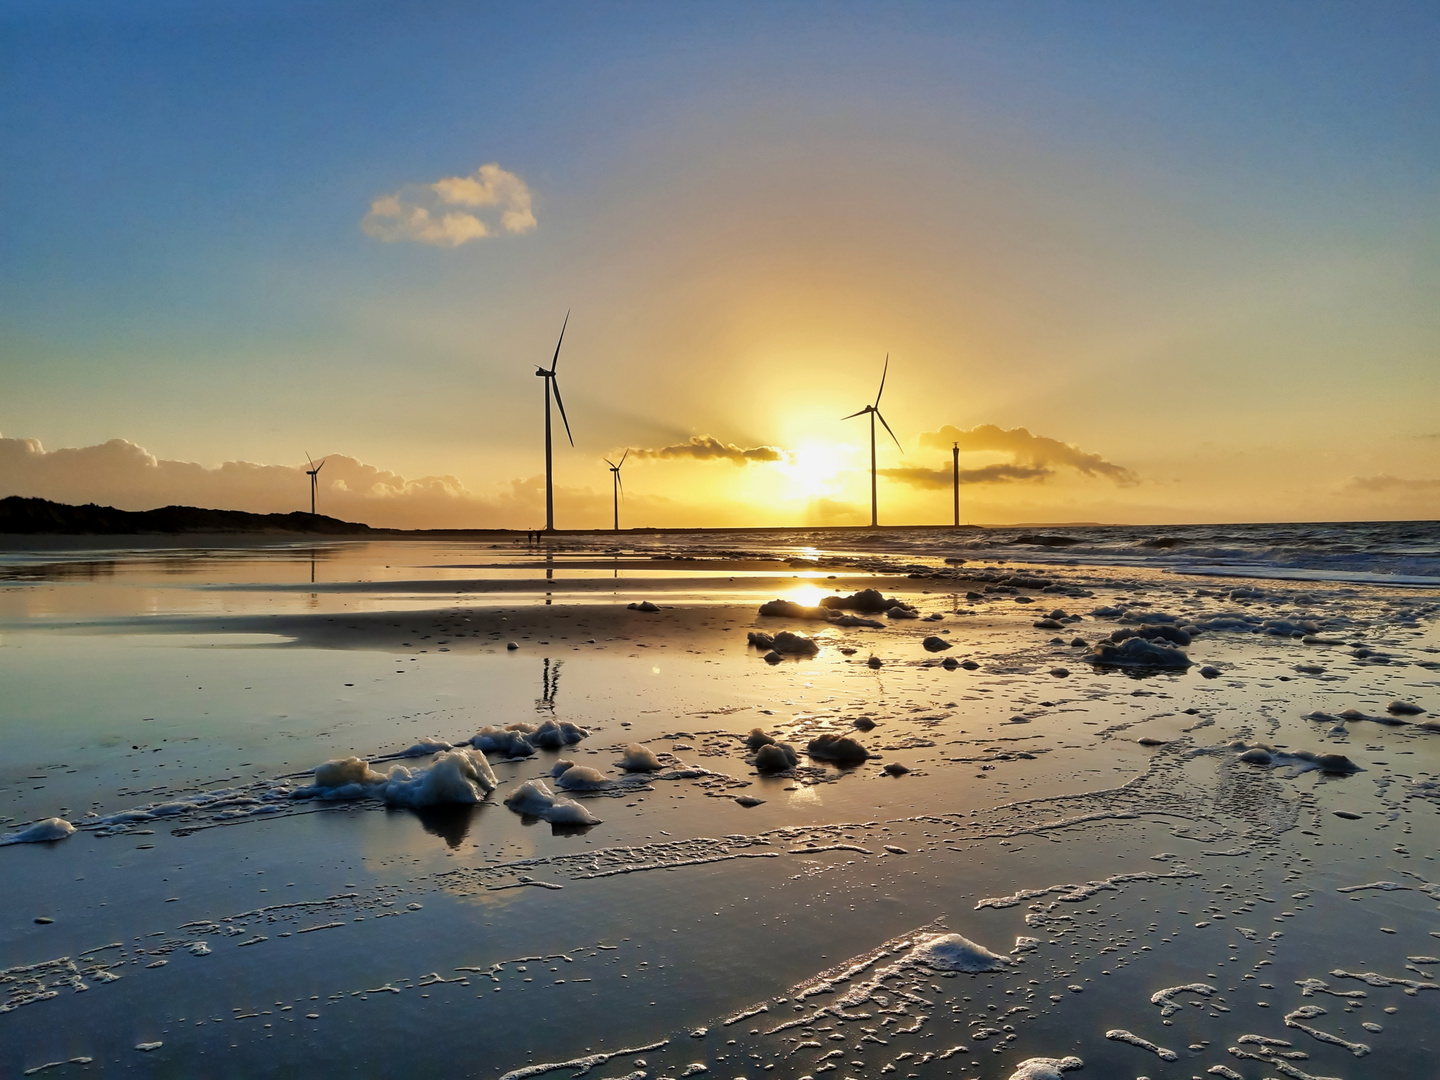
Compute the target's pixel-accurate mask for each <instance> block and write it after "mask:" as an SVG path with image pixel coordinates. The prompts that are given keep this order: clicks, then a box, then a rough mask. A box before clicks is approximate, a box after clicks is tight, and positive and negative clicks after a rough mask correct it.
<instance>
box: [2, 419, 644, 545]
mask: <svg viewBox="0 0 1440 1080" xmlns="http://www.w3.org/2000/svg"><path fill="white" fill-rule="evenodd" d="M317 460H319V459H317ZM324 460H325V466H324V468H323V469H322V470H321V472H320V476H319V480H320V483H319V498H318V504H317V509H318V510H319V511H320V513H322V514H327V515H329V516H331V517H337V518H341V519H343V520H346V521H362V522H364V523H365V524H367V525H373V526H378V527H382V528H398V529H411V528H419V529H427V528H512V529H514V528H519V529H525V528H533V527H535V526H536V525H537V524H540V523H543V522H544V520H545V488H544V479H543V477H539V476H534V477H528V478H525V479H517V480H511V481H509V482H508V483H506V484H503V485H501V486H500V487H498V488H497V490H495V491H493V492H491V493H489V494H477V493H475V492H472V491H470V490H468V489H467V488H466V487H465V485H464V484H463V483H462V482H461V481H460V480H459V479H457V478H456V477H454V476H422V477H419V478H416V479H407V478H406V477H403V476H400V475H399V474H397V473H393V472H390V471H389V470H386V469H380V468H377V467H376V466H374V465H367V464H366V463H365V462H363V461H358V460H356V459H355V458H353V457H348V456H346V455H344V454H331V455H329V456H328V457H326V458H325V459H324ZM6 495H23V496H27V497H30V498H42V499H52V500H54V501H56V502H64V503H74V504H83V503H88V502H94V503H99V504H101V505H103V506H114V507H117V508H119V509H121V510H152V509H155V508H156V507H160V506H171V505H180V506H200V507H205V508H208V509H218V510H249V511H250V512H252V513H258V514H274V513H289V512H290V511H292V510H309V509H310V479H309V477H307V476H306V475H305V466H304V465H303V464H296V465H258V464H255V463H253V462H248V461H227V462H225V463H223V464H221V465H218V466H216V467H214V468H207V467H206V466H204V465H199V464H197V463H195V462H192V461H167V460H165V459H164V458H158V457H156V456H155V455H154V454H152V453H150V452H149V451H148V450H146V449H145V448H144V447H141V446H137V445H136V444H135V443H133V442H129V441H128V440H126V439H111V440H110V441H109V442H106V443H101V444H100V445H98V446H84V447H76V448H67V449H60V450H48V451H47V450H46V449H45V448H44V447H43V446H42V445H41V444H40V442H39V441H38V440H36V439H7V438H4V437H0V497H3V496H6ZM556 496H557V499H558V500H559V501H560V503H561V505H562V506H563V508H564V511H565V514H566V515H570V516H571V520H570V521H568V522H566V524H567V525H568V524H578V523H580V522H590V523H594V522H597V521H603V520H608V515H609V512H610V488H609V484H608V483H606V484H605V486H604V488H603V490H600V491H594V490H591V489H589V488H560V489H558V490H557V491H556ZM663 502H664V500H661V499H657V498H653V497H652V498H644V497H641V498H639V499H633V500H632V506H633V508H634V510H635V511H636V512H646V513H653V512H654V511H655V510H656V509H657V508H659V507H660V506H661V505H662V504H663Z"/></svg>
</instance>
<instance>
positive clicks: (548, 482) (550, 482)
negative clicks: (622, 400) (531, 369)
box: [535, 311, 575, 532]
mask: <svg viewBox="0 0 1440 1080" xmlns="http://www.w3.org/2000/svg"><path fill="white" fill-rule="evenodd" d="M569 325H570V312H568V311H567V312H565V321H564V322H563V323H561V324H560V340H559V341H557V342H555V357H554V359H552V360H551V361H550V367H549V370H546V369H545V368H543V367H540V366H539V365H538V364H537V365H536V366H535V377H536V378H539V379H544V380H545V531H546V532H554V531H555V470H554V463H553V455H552V453H551V449H550V391H551V390H552V389H553V390H554V391H555V404H556V405H558V406H559V407H560V419H561V421H562V422H563V423H564V424H565V435H566V437H567V438H568V439H569V440H570V445H571V446H574V445H575V436H573V435H571V434H570V421H569V419H568V418H567V417H566V416H565V402H564V401H562V400H561V398H560V383H559V382H558V381H557V380H556V378H555V366H556V365H557V364H559V363H560V346H561V345H562V344H563V343H564V341H565V327H567V326H569Z"/></svg>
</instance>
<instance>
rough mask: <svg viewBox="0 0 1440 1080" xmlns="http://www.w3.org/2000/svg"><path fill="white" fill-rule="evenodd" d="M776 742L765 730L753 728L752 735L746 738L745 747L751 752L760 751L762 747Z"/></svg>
mask: <svg viewBox="0 0 1440 1080" xmlns="http://www.w3.org/2000/svg"><path fill="white" fill-rule="evenodd" d="M774 741H775V736H773V735H771V734H770V733H769V732H767V731H766V730H765V729H764V728H758V727H757V728H751V729H750V734H749V735H746V736H745V745H746V746H748V747H749V748H750V749H751V750H759V749H760V747H762V746H769V745H770V744H771V743H773V742H774Z"/></svg>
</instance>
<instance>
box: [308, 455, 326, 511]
mask: <svg viewBox="0 0 1440 1080" xmlns="http://www.w3.org/2000/svg"><path fill="white" fill-rule="evenodd" d="M305 460H306V461H308V462H310V468H308V469H306V470H305V475H306V476H308V477H310V514H311V516H314V514H315V484H316V483H317V481H316V477H318V476H319V475H320V470H321V469H323V468H324V467H325V462H326V461H328V460H329V459H328V458H321V459H320V464H319V465H316V464H315V460H314V459H313V458H312V457H311V456H310V455H309V454H306V455H305Z"/></svg>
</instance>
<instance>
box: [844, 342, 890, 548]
mask: <svg viewBox="0 0 1440 1080" xmlns="http://www.w3.org/2000/svg"><path fill="white" fill-rule="evenodd" d="M888 374H890V354H889V353H886V354H885V367H884V369H883V370H882V371H881V372H880V389H879V391H878V392H877V393H876V394H875V404H873V405H866V406H865V407H864V408H863V409H861V410H860V411H859V412H853V413H851V414H850V415H849V416H842V417H841V418H840V419H842V420H853V419H855V417H857V416H864V415H865V414H866V413H869V414H870V527H871V528H874V527H875V526H877V525H879V524H880V507H879V503H878V501H877V499H876V495H875V419H876V417H879V419H880V423H882V424H885V430H886V431H888V432H890V438H892V439H895V446H896V448H897V449H898V450H899V451H900V452H901V453H902V454H903V453H904V452H905V448H904V447H903V446H901V445H900V440H899V439H898V438H896V436H895V432H893V431H890V425H889V424H886V423H885V417H884V416H881V414H880V395H881V394H883V393H885V376H887V375H888Z"/></svg>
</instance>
